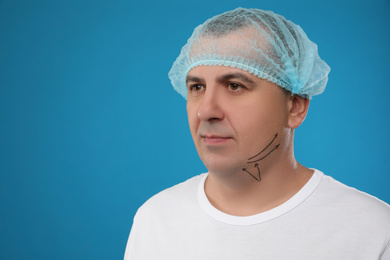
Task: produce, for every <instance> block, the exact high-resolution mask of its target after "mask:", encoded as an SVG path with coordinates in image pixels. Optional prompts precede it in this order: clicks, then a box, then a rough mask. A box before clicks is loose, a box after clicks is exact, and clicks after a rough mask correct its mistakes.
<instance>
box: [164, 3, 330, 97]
mask: <svg viewBox="0 0 390 260" xmlns="http://www.w3.org/2000/svg"><path fill="white" fill-rule="evenodd" d="M200 65H208V66H212V65H219V66H229V67H233V68H238V69H242V70H244V71H247V72H249V73H251V74H253V75H255V76H257V77H259V78H262V79H266V80H269V81H271V82H273V83H275V84H277V85H279V86H280V87H282V88H285V89H287V90H289V91H291V92H292V94H297V95H300V96H303V97H306V98H311V97H312V96H314V95H318V94H321V93H322V92H323V91H324V90H325V86H326V83H327V81H328V74H329V71H330V67H329V66H328V65H327V64H326V63H325V62H324V61H323V60H321V58H320V57H319V55H318V50H317V45H316V44H315V43H313V42H312V41H310V40H309V39H308V37H307V36H306V34H305V32H304V31H303V30H302V29H301V27H300V26H298V25H296V24H294V23H292V22H291V21H288V20H286V19H285V18H284V17H283V16H281V15H278V14H275V13H273V12H271V11H263V10H259V9H244V8H237V9H235V10H232V11H229V12H226V13H223V14H220V15H217V16H215V17H213V18H210V19H208V20H207V21H206V22H205V23H204V24H201V25H199V26H198V27H196V28H195V30H194V32H193V34H192V36H191V37H190V39H189V40H188V41H187V44H186V45H185V46H184V47H183V48H182V49H181V53H180V55H179V57H178V58H177V59H176V61H175V62H174V63H173V66H172V68H171V70H170V72H169V74H168V75H169V78H170V80H171V82H172V85H173V87H174V89H175V90H176V91H177V92H179V93H180V94H181V95H182V96H183V97H184V98H187V87H186V77H187V74H188V72H189V71H190V70H191V69H192V68H194V67H196V66H200Z"/></svg>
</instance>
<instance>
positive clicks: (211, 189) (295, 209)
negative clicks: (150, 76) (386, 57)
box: [125, 8, 390, 260]
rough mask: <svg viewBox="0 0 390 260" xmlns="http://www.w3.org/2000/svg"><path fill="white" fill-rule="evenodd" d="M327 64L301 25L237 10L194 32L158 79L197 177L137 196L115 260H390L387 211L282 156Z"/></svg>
mask: <svg viewBox="0 0 390 260" xmlns="http://www.w3.org/2000/svg"><path fill="white" fill-rule="evenodd" d="M329 71H330V69H329V67H328V66H327V65H326V63H325V62H323V61H322V60H321V59H320V58H319V56H318V53H317V46H316V45H315V44H314V43H313V42H311V41H310V40H309V39H308V38H307V36H306V35H305V33H304V32H303V31H302V29H301V28H300V27H299V26H297V25H295V24H293V23H292V22H290V21H287V20H286V19H285V18H284V17H282V16H279V15H277V14H274V13H272V12H267V11H261V10H256V9H243V8H238V9H235V10H233V11H230V12H227V13H224V14H222V15H219V16H216V17H213V18H211V19H209V20H207V21H206V22H205V23H204V24H203V25H201V26H199V27H197V28H196V29H195V31H194V33H193V35H192V36H191V38H190V39H189V41H188V43H187V44H186V45H185V46H184V47H183V49H182V51H181V54H180V56H179V57H178V58H177V60H176V61H175V63H174V65H173V67H172V69H171V71H170V73H169V76H170V78H171V81H172V84H173V86H174V88H175V89H176V90H177V91H178V92H179V93H180V94H182V95H183V96H184V97H185V98H186V99H187V113H188V121H189V125H190V130H191V134H192V138H193V140H194V143H195V146H196V149H197V151H198V153H199V156H200V158H201V159H202V161H203V163H204V164H205V166H206V167H207V169H208V170H209V172H208V173H207V174H202V175H199V176H196V177H194V178H191V179H190V180H187V181H186V182H184V183H181V184H179V185H176V186H174V187H172V188H170V189H167V190H165V191H163V192H161V193H159V194H157V195H156V196H154V197H153V198H151V199H150V200H148V201H147V202H146V203H145V204H144V205H143V206H142V207H141V208H140V209H139V210H138V212H137V214H136V216H135V219H134V224H133V227H132V230H131V234H130V238H129V241H128V245H127V249H126V254H125V259H126V260H127V259H132V260H138V259H279V260H280V259H343V260H345V259H354V260H356V259H364V260H367V259H390V242H389V241H390V207H389V205H387V204H386V203H384V202H382V201H380V200H378V199H376V198H374V197H371V196H369V195H367V194H364V193H362V192H359V191H357V190H355V189H352V188H349V187H347V186H345V185H343V184H341V183H339V182H337V181H335V180H334V179H332V178H331V177H328V176H326V175H324V174H323V173H321V172H320V171H318V170H316V169H308V168H306V167H304V166H302V165H300V164H299V163H298V162H297V161H296V160H295V158H294V149H293V140H294V131H295V129H296V128H298V126H299V125H300V124H301V123H302V122H303V120H304V119H305V116H306V114H307V111H308V107H309V102H310V101H309V100H310V99H311V97H312V96H313V95H317V94H320V93H322V92H323V91H324V89H325V85H326V82H327V76H328V73H329Z"/></svg>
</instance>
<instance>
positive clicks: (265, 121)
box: [169, 8, 330, 181]
mask: <svg viewBox="0 0 390 260" xmlns="http://www.w3.org/2000/svg"><path fill="white" fill-rule="evenodd" d="M329 70H330V69H329V67H328V66H327V65H326V63H325V62H323V61H322V60H321V59H320V58H319V56H318V53H317V46H316V45H315V44H314V43H313V42H311V41H310V40H309V39H308V38H307V36H306V34H305V33H304V32H303V31H302V29H301V28H300V27H299V26H297V25H295V24H293V23H292V22H290V21H287V20H286V19H285V18H284V17H282V16H279V15H277V14H274V13H272V12H267V11H262V10H256V9H243V8H238V9H235V10H233V11H230V12H227V13H224V14H222V15H219V16H216V17H213V18H211V19H209V20H207V21H206V22H205V23H204V24H203V25H200V26H198V27H197V28H196V29H195V31H194V33H193V35H192V36H191V38H190V39H189V40H188V42H187V44H186V45H185V46H184V47H183V48H182V51H181V53H180V56H179V57H178V58H177V59H176V61H175V63H174V64H173V66H172V69H171V71H170V72H169V77H170V79H171V82H172V84H173V86H174V88H175V89H176V90H177V91H178V92H179V93H180V94H182V95H183V96H184V97H185V98H186V99H187V113H188V120H189V125H190V130H191V134H192V137H193V139H194V143H195V146H196V148H197V150H198V153H199V155H200V157H201V159H202V161H203V162H204V164H205V165H206V167H207V168H208V169H209V171H210V172H213V173H214V174H219V173H220V174H222V175H223V176H226V174H228V175H229V172H230V173H231V174H236V173H237V172H241V171H242V172H247V173H248V175H247V176H249V175H252V177H253V178H254V179H256V180H258V181H260V168H259V167H261V168H262V170H263V171H266V170H267V169H270V168H275V166H276V167H280V166H282V165H283V163H281V162H282V161H285V162H286V161H290V162H291V161H295V159H294V155H293V133H294V129H295V128H297V127H298V126H299V125H300V124H301V123H302V121H303V120H304V118H305V116H306V113H307V110H308V106H309V99H310V98H311V97H312V96H313V95H316V94H320V93H322V92H323V90H324V89H325V85H326V82H327V75H328V73H329ZM256 169H257V170H258V176H257V175H253V171H256ZM279 170H281V169H279Z"/></svg>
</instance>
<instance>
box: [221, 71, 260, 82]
mask: <svg viewBox="0 0 390 260" xmlns="http://www.w3.org/2000/svg"><path fill="white" fill-rule="evenodd" d="M231 79H240V80H242V81H245V82H247V83H250V84H255V82H254V81H253V80H251V79H250V78H248V77H247V76H246V75H245V74H244V73H240V72H234V73H228V74H225V75H222V76H220V77H218V81H219V82H224V81H227V80H231Z"/></svg>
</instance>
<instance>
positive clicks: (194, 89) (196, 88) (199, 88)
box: [190, 84, 204, 92]
mask: <svg viewBox="0 0 390 260" xmlns="http://www.w3.org/2000/svg"><path fill="white" fill-rule="evenodd" d="M203 88H204V87H203V86H202V85H197V84H195V85H192V86H190V90H191V91H192V92H199V91H202V90H203Z"/></svg>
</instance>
